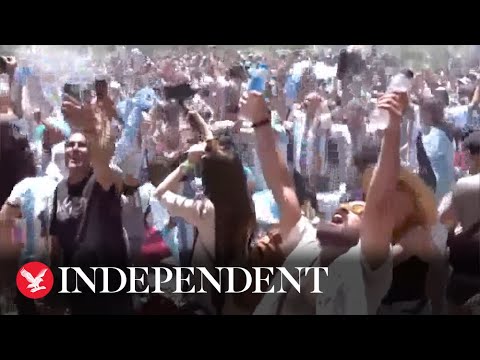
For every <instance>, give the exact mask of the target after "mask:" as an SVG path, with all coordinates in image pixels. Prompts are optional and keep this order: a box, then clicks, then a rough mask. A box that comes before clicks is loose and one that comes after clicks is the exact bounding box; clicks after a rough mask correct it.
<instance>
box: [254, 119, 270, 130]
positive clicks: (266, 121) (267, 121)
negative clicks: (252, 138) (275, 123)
mask: <svg viewBox="0 0 480 360" xmlns="http://www.w3.org/2000/svg"><path fill="white" fill-rule="evenodd" d="M271 124H272V122H271V121H270V119H265V120H262V121H260V122H258V123H256V124H252V128H253V129H258V128H260V127H262V126H267V125H271Z"/></svg>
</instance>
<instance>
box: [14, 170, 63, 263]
mask: <svg viewBox="0 0 480 360" xmlns="http://www.w3.org/2000/svg"><path fill="white" fill-rule="evenodd" d="M56 187H57V181H55V180H53V179H52V178H50V177H48V176H42V177H34V178H25V179H23V180H22V181H20V182H19V183H18V184H17V185H15V186H14V188H13V190H12V192H11V193H10V196H9V197H8V200H7V201H8V203H9V204H12V205H16V206H19V207H20V210H21V212H22V219H20V220H19V221H18V222H17V229H16V236H15V241H16V242H18V243H23V244H24V245H25V246H24V248H23V251H22V258H25V259H27V258H31V257H35V258H37V259H39V258H40V259H43V258H44V257H46V256H47V255H48V251H49V246H50V245H49V243H48V239H47V238H46V234H48V226H49V222H50V221H49V215H50V213H51V211H52V204H53V194H54V192H55V188H56ZM30 221H31V223H30Z"/></svg>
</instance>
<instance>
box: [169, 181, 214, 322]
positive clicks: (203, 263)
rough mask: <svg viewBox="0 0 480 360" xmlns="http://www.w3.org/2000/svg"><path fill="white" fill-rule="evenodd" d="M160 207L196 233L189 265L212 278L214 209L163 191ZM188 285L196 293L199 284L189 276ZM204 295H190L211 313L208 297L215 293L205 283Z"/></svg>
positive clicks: (210, 205)
mask: <svg viewBox="0 0 480 360" xmlns="http://www.w3.org/2000/svg"><path fill="white" fill-rule="evenodd" d="M160 204H162V205H163V206H164V207H165V208H166V209H167V211H168V213H169V214H170V216H172V217H181V218H183V219H184V220H185V221H186V222H188V223H189V224H191V225H193V226H195V227H196V228H197V229H198V238H197V241H196V244H195V246H194V249H193V257H192V264H191V266H193V267H206V268H207V270H208V271H209V272H210V273H211V274H214V273H215V272H214V261H215V207H214V206H213V203H212V202H211V201H210V200H209V199H207V198H204V199H200V200H193V199H188V198H186V197H184V196H181V195H177V194H174V193H173V192H171V191H167V192H166V193H165V194H163V196H162V197H161V198H160ZM191 278H192V285H195V289H196V290H198V289H199V286H200V284H199V282H198V281H196V280H198V279H195V276H192V277H191ZM204 290H205V291H206V292H207V293H206V294H192V298H193V297H194V299H195V301H196V302H198V303H199V304H200V305H202V306H203V307H205V308H206V309H208V310H209V311H211V313H212V314H214V313H215V309H214V307H213V305H212V301H211V294H212V293H213V291H215V289H214V288H213V287H212V286H211V285H210V284H209V283H208V282H205V283H204Z"/></svg>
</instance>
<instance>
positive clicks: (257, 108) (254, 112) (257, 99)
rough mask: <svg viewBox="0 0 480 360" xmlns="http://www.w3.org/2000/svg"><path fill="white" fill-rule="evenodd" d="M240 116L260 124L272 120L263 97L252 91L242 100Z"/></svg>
mask: <svg viewBox="0 0 480 360" xmlns="http://www.w3.org/2000/svg"><path fill="white" fill-rule="evenodd" d="M240 116H243V117H244V118H247V119H249V120H250V121H251V122H252V123H254V124H258V123H260V122H262V121H264V120H265V119H268V118H270V110H269V109H268V106H267V103H266V102H265V98H264V97H263V95H262V94H261V93H259V92H257V91H250V92H248V93H246V94H244V96H243V97H242V98H241V99H240Z"/></svg>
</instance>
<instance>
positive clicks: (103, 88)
mask: <svg viewBox="0 0 480 360" xmlns="http://www.w3.org/2000/svg"><path fill="white" fill-rule="evenodd" d="M95 93H96V94H97V98H98V99H99V100H102V99H105V98H106V97H107V96H108V83H107V81H106V80H103V79H101V80H100V79H97V80H95Z"/></svg>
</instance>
